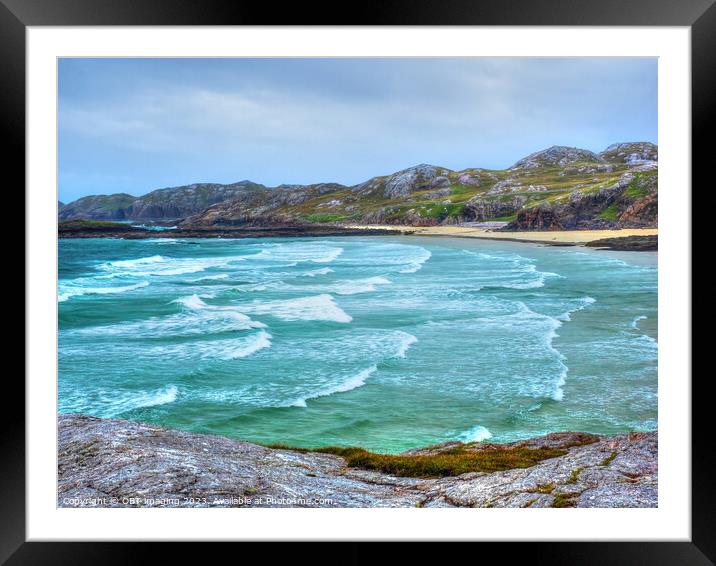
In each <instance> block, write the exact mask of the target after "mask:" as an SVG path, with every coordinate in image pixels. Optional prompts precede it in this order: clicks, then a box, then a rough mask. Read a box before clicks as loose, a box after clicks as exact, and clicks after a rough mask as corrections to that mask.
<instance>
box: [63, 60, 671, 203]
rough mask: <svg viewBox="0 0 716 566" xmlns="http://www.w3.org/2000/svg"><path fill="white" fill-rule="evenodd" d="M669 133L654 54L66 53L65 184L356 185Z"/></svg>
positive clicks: (139, 190) (68, 188) (76, 192)
mask: <svg viewBox="0 0 716 566" xmlns="http://www.w3.org/2000/svg"><path fill="white" fill-rule="evenodd" d="M618 141H652V142H655V143H656V142H657V61H656V59H631V58H618V59H617V58H611V59H610V58H596V59H595V58H591V59H580V58H559V59H537V58H460V59H61V60H60V63H59V191H60V200H62V201H64V202H69V201H71V200H74V199H76V198H79V197H81V196H84V195H88V194H100V193H114V192H127V193H130V194H134V195H140V194H144V193H146V192H148V191H150V190H153V189H156V188H162V187H168V186H176V185H184V184H190V183H194V182H218V183H230V182H234V181H240V180H242V179H250V180H252V181H256V182H259V183H264V184H266V185H278V184H281V183H315V182H323V181H335V182H339V183H344V184H355V183H358V182H361V181H364V180H366V179H368V178H370V177H372V176H375V175H382V174H387V173H392V172H394V171H397V170H399V169H404V168H406V167H410V166H411V165H415V164H418V163H431V164H435V165H442V166H445V167H449V168H451V169H464V168H467V167H488V168H504V167H507V166H509V165H511V164H512V163H514V162H515V161H517V160H518V159H520V158H521V157H524V156H525V155H527V154H529V153H531V152H533V151H537V150H539V149H543V148H545V147H549V146H551V145H568V146H577V147H582V148H587V149H591V150H593V151H600V150H602V149H603V148H604V147H606V146H607V145H609V144H611V143H614V142H618Z"/></svg>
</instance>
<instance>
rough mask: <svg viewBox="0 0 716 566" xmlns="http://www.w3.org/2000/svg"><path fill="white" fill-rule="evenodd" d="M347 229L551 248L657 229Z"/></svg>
mask: <svg viewBox="0 0 716 566" xmlns="http://www.w3.org/2000/svg"><path fill="white" fill-rule="evenodd" d="M347 228H352V229H363V230H369V229H370V230H376V229H379V230H380V229H383V230H402V231H404V232H410V233H412V234H414V235H419V236H448V237H451V238H482V239H488V240H508V241H509V240H514V241H517V242H534V243H544V244H551V245H555V244H556V245H579V244H586V243H588V242H594V241H597V240H603V239H607V238H624V237H628V236H657V235H658V233H659V230H658V229H657V228H624V229H621V230H560V231H549V232H537V231H534V232H533V231H529V232H501V231H496V230H493V229H489V228H481V227H476V226H445V225H442V226H392V225H385V226H376V225H350V226H347Z"/></svg>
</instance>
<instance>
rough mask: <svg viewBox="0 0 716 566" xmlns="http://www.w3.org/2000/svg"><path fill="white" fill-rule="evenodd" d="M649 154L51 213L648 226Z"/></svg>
mask: <svg viewBox="0 0 716 566" xmlns="http://www.w3.org/2000/svg"><path fill="white" fill-rule="evenodd" d="M657 159H658V152H657V148H656V146H655V145H653V144H650V143H646V142H636V143H621V144H614V145H611V146H609V147H608V148H606V149H605V150H604V151H603V152H601V153H599V154H596V153H593V152H591V151H588V150H584V149H579V148H573V147H565V146H553V147H550V148H548V149H545V150H542V151H538V152H535V153H533V154H531V155H528V156H527V157H525V158H524V159H521V160H519V161H518V162H517V163H515V164H514V165H513V166H512V167H510V168H509V169H504V170H488V169H479V168H472V169H464V170H462V171H453V170H451V169H447V168H445V167H439V166H436V165H430V164H421V165H416V166H414V167H409V168H407V169H403V170H401V171H398V172H396V173H392V174H389V175H384V176H377V177H373V178H371V179H368V180H367V181H365V182H363V183H359V184H357V185H353V186H350V187H347V186H343V185H340V184H337V183H318V184H313V185H280V186H278V187H274V188H269V187H265V186H264V185H260V184H257V183H252V182H250V181H241V182H239V183H234V184H230V185H219V184H211V183H204V184H196V185H187V186H183V187H175V188H169V189H160V190H157V191H153V192H151V193H149V194H147V195H144V196H142V197H132V196H130V195H126V194H118V195H104V196H92V197H85V198H82V199H79V200H77V201H75V202H72V203H69V204H66V205H65V206H63V207H62V208H61V209H60V211H59V217H60V219H61V220H72V219H101V220H106V219H120V220H123V219H132V220H152V219H155V220H156V219H174V220H177V219H179V220H182V224H181V226H182V227H183V228H185V229H201V228H217V227H218V228H220V227H222V226H223V227H229V226H232V227H236V226H244V225H247V226H257V225H262V226H271V225H273V226H276V225H301V224H317V223H362V224H396V225H410V226H431V225H436V224H455V223H461V222H472V221H485V220H499V221H507V222H509V221H514V222H516V224H514V225H513V226H512V227H511V228H512V229H520V230H534V229H542V228H541V226H542V225H543V223H544V220H543V218H546V217H547V216H549V214H548V213H544V214H543V213H540V212H535V211H534V210H533V209H535V208H539V209H544V210H550V211H551V214H552V215H553V216H554V217H555V218H556V222H554V223H552V224H553V225H554V226H562V228H564V229H566V228H599V227H611V228H613V227H620V226H624V227H635V226H639V227H655V226H656V222H657V213H656V210H657V199H656V194H657V178H658V164H657ZM647 197H648V199H647ZM644 199H647V200H644ZM642 201H643V202H642ZM523 213H524V214H523Z"/></svg>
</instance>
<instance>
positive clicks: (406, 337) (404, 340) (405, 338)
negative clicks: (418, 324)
mask: <svg viewBox="0 0 716 566" xmlns="http://www.w3.org/2000/svg"><path fill="white" fill-rule="evenodd" d="M400 338H401V342H400V344H399V345H398V351H397V352H396V354H395V357H396V358H405V356H406V354H407V353H408V350H409V349H410V346H412V345H413V344H415V343H416V342H417V341H418V339H417V338H416V337H415V336H413V335H412V334H408V333H407V332H400Z"/></svg>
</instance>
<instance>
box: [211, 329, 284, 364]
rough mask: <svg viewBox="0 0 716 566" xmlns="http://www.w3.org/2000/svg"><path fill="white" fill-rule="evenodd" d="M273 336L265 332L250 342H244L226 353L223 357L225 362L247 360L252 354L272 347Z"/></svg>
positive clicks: (259, 333) (258, 334) (258, 333)
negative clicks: (239, 359)
mask: <svg viewBox="0 0 716 566" xmlns="http://www.w3.org/2000/svg"><path fill="white" fill-rule="evenodd" d="M271 338H272V336H271V335H270V334H269V333H268V332H265V331H263V330H262V331H261V332H257V333H256V334H254V335H253V336H252V337H251V338H250V339H249V340H246V339H244V340H242V341H241V343H240V344H237V345H236V346H235V347H232V349H231V350H228V351H226V352H225V353H224V354H223V355H222V356H221V357H223V359H225V360H236V359H238V358H246V357H247V356H250V355H251V354H253V353H255V352H258V351H259V350H263V349H264V348H270V347H271Z"/></svg>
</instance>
